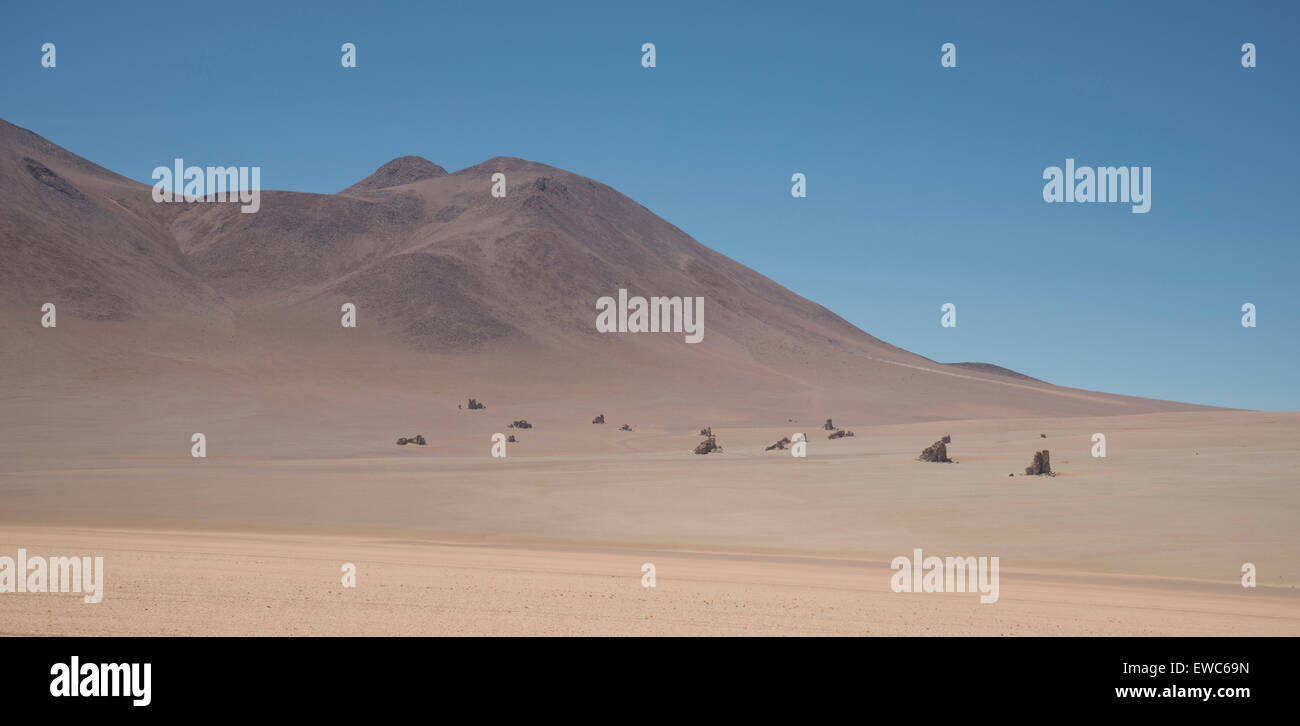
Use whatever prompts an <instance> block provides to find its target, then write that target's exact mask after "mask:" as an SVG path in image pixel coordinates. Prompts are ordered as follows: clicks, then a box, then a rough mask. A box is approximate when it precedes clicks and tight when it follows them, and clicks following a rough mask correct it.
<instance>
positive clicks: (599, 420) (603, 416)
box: [591, 413, 605, 424]
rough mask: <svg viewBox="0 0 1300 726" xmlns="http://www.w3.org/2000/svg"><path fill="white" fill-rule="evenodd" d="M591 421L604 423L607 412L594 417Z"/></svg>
mask: <svg viewBox="0 0 1300 726" xmlns="http://www.w3.org/2000/svg"><path fill="white" fill-rule="evenodd" d="M591 422H592V423H594V424H603V423H605V414H603V413H602V414H601V415H599V416H597V417H596V418H593V419H592V420H591Z"/></svg>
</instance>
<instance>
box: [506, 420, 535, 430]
mask: <svg viewBox="0 0 1300 726" xmlns="http://www.w3.org/2000/svg"><path fill="white" fill-rule="evenodd" d="M532 427H533V425H532V424H530V423H528V422H527V421H525V420H523V419H519V420H518V421H512V422H511V423H510V425H509V426H507V427H506V428H508V429H531V428H532Z"/></svg>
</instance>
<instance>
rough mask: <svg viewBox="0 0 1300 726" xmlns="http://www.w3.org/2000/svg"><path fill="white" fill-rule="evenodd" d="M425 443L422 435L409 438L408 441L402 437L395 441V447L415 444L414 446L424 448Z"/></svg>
mask: <svg viewBox="0 0 1300 726" xmlns="http://www.w3.org/2000/svg"><path fill="white" fill-rule="evenodd" d="M425 443H426V442H425V440H424V435H423V434H416V435H415V436H413V437H411V438H409V439H408V438H406V437H405V436H403V437H402V438H400V439H398V440H397V445H398V446H406V445H407V444H415V445H416V446H424V445H425Z"/></svg>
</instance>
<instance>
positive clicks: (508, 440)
mask: <svg viewBox="0 0 1300 726" xmlns="http://www.w3.org/2000/svg"><path fill="white" fill-rule="evenodd" d="M506 443H507V444H514V443H518V439H516V438H515V435H514V434H510V435H509V436H507V437H506Z"/></svg>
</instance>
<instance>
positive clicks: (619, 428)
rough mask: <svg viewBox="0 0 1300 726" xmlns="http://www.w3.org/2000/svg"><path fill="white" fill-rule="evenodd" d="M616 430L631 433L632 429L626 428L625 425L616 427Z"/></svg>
mask: <svg viewBox="0 0 1300 726" xmlns="http://www.w3.org/2000/svg"><path fill="white" fill-rule="evenodd" d="M618 430H619V431H631V430H632V427H631V426H628V425H627V424H623V425H622V426H619V427H618Z"/></svg>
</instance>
